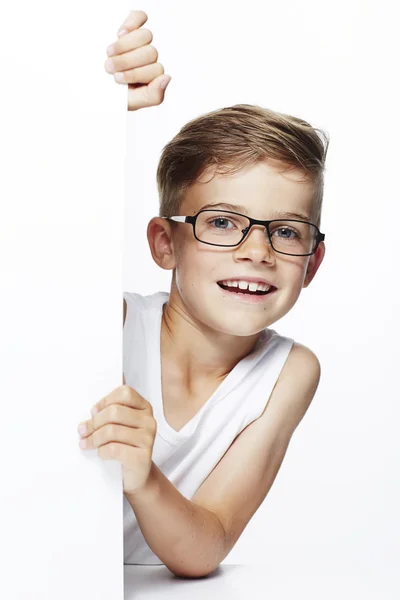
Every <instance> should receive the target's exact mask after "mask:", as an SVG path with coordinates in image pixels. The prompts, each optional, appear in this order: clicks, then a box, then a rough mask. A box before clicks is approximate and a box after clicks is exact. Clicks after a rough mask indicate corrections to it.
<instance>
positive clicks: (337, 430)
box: [0, 0, 400, 600]
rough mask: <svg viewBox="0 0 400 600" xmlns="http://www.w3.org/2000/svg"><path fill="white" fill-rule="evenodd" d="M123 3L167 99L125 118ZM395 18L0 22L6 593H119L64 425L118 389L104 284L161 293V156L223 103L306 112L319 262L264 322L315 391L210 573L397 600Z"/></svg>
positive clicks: (100, 512)
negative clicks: (346, 582)
mask: <svg viewBox="0 0 400 600" xmlns="http://www.w3.org/2000/svg"><path fill="white" fill-rule="evenodd" d="M130 9H143V10H145V11H146V12H147V14H148V15H149V21H148V22H147V23H146V25H145V27H146V28H150V29H151V30H152V32H153V34H154V40H153V45H155V46H156V48H157V50H158V51H159V60H160V62H162V63H163V65H164V67H165V72H166V73H167V74H169V75H171V76H172V81H171V83H170V84H169V86H168V88H167V92H166V99H165V102H164V104H163V105H162V106H160V107H155V108H151V109H145V110H143V111H139V112H137V113H129V114H127V113H126V87H125V86H120V85H118V84H116V83H115V82H114V80H113V77H112V75H108V74H107V73H106V72H105V70H104V66H103V65H104V61H105V60H106V47H107V46H108V45H109V44H111V43H112V42H113V41H114V40H115V39H116V32H117V30H118V28H119V26H120V25H121V23H122V22H123V20H124V19H125V18H126V16H127V14H128V11H129V10H130ZM395 17H396V6H395V3H394V1H392V2H389V1H388V0H387V1H386V2H379V3H378V2H377V1H374V2H367V1H362V2H361V0H360V1H356V0H351V1H346V2H344V0H340V1H337V2H336V3H334V4H333V3H327V2H316V1H311V0H304V1H303V2H301V3H300V2H295V1H294V0H291V1H286V2H279V3H278V2H275V3H270V4H267V3H264V2H256V1H255V0H253V1H248V2H246V3H238V2H232V0H230V1H229V2H227V1H225V0H224V1H220V2H215V1H214V2H211V1H204V2H202V3H201V4H193V3H190V2H183V1H169V2H150V1H145V0H143V2H142V3H141V5H140V6H134V5H132V4H131V3H130V2H127V1H125V0H124V1H121V2H119V3H115V2H114V3H112V2H104V1H103V2H99V1H97V2H93V1H91V0H86V2H84V3H78V2H77V1H76V0H74V1H73V2H69V3H67V4H65V3H64V4H59V3H50V2H49V1H48V0H39V1H38V2H36V3H28V2H23V3H21V2H20V3H18V5H16V4H14V3H11V2H9V3H8V5H7V6H3V7H2V9H1V14H0V44H1V54H0V58H1V63H2V73H1V81H0V86H1V95H0V103H1V104H0V107H1V111H0V136H1V156H0V159H1V178H0V182H1V196H0V202H1V218H0V269H1V278H0V294H1V296H0V305H1V311H0V361H1V362H0V374H1V379H0V382H1V390H0V393H1V396H0V398H1V424H2V427H1V435H0V452H1V454H0V460H1V470H2V479H1V488H0V490H1V491H0V503H1V506H0V531H1V544H0V560H1V577H0V592H2V593H0V595H1V596H2V597H3V596H4V597H7V598H10V599H14V598H18V599H19V598H21V599H22V598H28V597H29V598H30V599H33V598H41V599H43V600H47V598H54V597H57V598H59V599H60V600H63V599H64V598H70V597H74V598H75V600H79V599H80V598H87V597H91V598H96V600H97V599H99V600H102V599H103V598H104V599H105V598H107V599H109V598H122V590H121V581H122V579H121V577H122V502H121V501H120V500H121V483H120V471H119V465H118V464H117V463H105V462H104V461H101V460H100V459H98V458H97V457H96V456H90V455H88V454H87V453H86V454H85V453H82V451H80V450H79V448H78V436H77V434H76V425H77V424H78V422H79V421H80V420H83V419H87V418H89V416H90V408H91V406H92V405H93V404H94V403H95V402H97V401H98V400H99V399H100V398H101V397H102V396H104V395H106V394H107V393H109V392H110V391H111V390H112V389H114V388H115V387H117V386H118V385H120V384H121V371H122V360H121V358H122V356H121V343H122V330H121V326H122V291H123V290H127V291H135V292H139V293H141V294H150V293H153V292H156V291H159V290H165V291H169V285H170V277H171V272H167V271H162V270H160V269H159V268H158V267H157V266H156V265H155V264H154V263H153V261H152V258H151V254H150V251H149V249H148V244H147V238H146V227H147V223H148V221H149V219H150V218H151V217H152V216H154V215H156V214H158V197H157V188H156V180H155V174H156V168H157V162H158V159H159V156H160V153H161V150H162V148H163V146H164V145H165V144H166V143H167V142H168V141H169V140H170V139H171V138H172V137H173V136H174V135H175V134H176V133H177V132H178V130H179V129H180V127H182V126H183V125H184V124H185V123H186V122H187V121H188V120H189V119H192V118H194V117H196V116H198V115H200V114H203V113H205V112H207V111H209V110H214V109H216V108H219V107H222V106H228V105H231V104H236V103H255V104H260V105H263V106H266V107H268V108H271V109H273V110H277V111H279V112H284V113H288V114H293V115H296V116H299V117H302V118H304V119H306V120H308V121H309V122H310V123H311V124H313V125H314V126H316V127H322V128H323V129H325V130H326V131H327V132H328V133H329V136H330V138H331V142H330V147H329V151H328V160H327V167H326V175H325V181H326V184H325V197H324V205H323V216H322V222H321V231H322V232H323V233H325V234H326V240H325V241H326V248H327V250H326V255H325V259H324V262H323V263H322V266H321V268H320V270H319V272H318V273H317V275H316V278H315V279H314V281H313V282H312V283H311V285H310V286H309V287H308V288H307V289H305V290H303V292H302V295H301V297H300V298H299V300H298V302H297V304H296V306H295V307H294V308H293V309H292V311H291V312H290V313H289V314H288V315H286V316H285V317H284V318H283V319H281V320H280V321H279V322H277V323H275V324H274V325H273V328H275V329H276V330H277V331H278V332H279V333H281V334H282V335H288V336H290V337H292V338H294V339H295V340H296V341H298V342H300V343H303V344H305V345H307V346H309V347H310V348H311V349H312V350H313V351H314V352H315V353H316V354H317V356H318V358H319V360H320V362H321V365H322V377H321V381H320V385H319V388H318V391H317V393H316V396H315V398H314V401H313V403H312V405H311V407H310V409H309V411H308V413H307V415H306V416H305V418H304V419H303V421H302V422H301V424H300V425H299V427H298V429H297V430H296V432H295V434H294V436H293V438H292V441H291V443H290V446H289V449H288V452H287V455H286V457H285V459H284V462H283V464H282V467H281V470H280V472H279V474H278V476H277V479H276V481H275V483H274V485H273V487H272V489H271V491H270V492H269V494H268V496H267V498H266V500H265V501H264V503H263V505H262V506H261V508H260V509H259V511H258V512H257V513H256V514H255V516H254V517H253V519H252V520H251V521H250V523H249V525H248V527H247V528H246V530H245V532H244V533H243V535H242V537H241V538H240V540H239V541H238V543H237V545H236V546H235V548H234V549H233V550H232V552H231V553H230V555H229V556H228V557H227V558H226V560H225V561H224V562H225V563H250V564H260V565H263V567H262V568H263V569H265V572H266V573H268V572H271V573H272V572H273V573H275V574H277V573H281V574H282V578H287V577H288V576H289V577H295V576H296V574H298V575H299V574H301V573H307V574H313V573H315V574H318V575H321V574H326V575H327V576H330V575H334V574H336V573H340V574H341V575H344V574H348V575H349V578H350V577H353V576H358V577H361V578H368V577H371V576H372V575H373V576H374V577H375V580H376V581H378V582H379V597H380V598H385V599H388V598H390V599H391V598H397V597H398V595H399V583H398V577H396V573H395V569H396V567H398V556H399V555H400V547H399V546H400V542H399V540H400V520H399V517H398V506H399V505H400V498H399V496H400V493H399V490H400V486H399V467H398V465H399V454H400V452H399V445H398V431H397V430H398V420H399V416H400V415H399V410H398V401H399V393H398V385H397V378H398V374H397V370H396V366H397V360H396V359H397V357H398V355H399V353H398V337H399V333H400V331H399V317H398V309H399V302H398V296H397V292H398V258H399V243H398V237H399V234H398V226H397V225H398V222H399V217H400V210H399V202H400V194H399V191H398V190H399V184H398V181H397V180H398V175H397V174H398V159H399V152H398V137H399V134H400V127H399V122H398V106H399V100H400V98H399V92H398V91H397V88H398V85H397V80H398V75H397V72H398V55H399V42H398V32H397V20H396V18H395ZM126 142H128V144H126ZM125 174H126V181H125V177H124V175H125ZM124 184H125V186H124ZM124 187H125V194H124ZM124 200H125V211H124ZM124 217H125V219H124ZM124 234H125V241H124ZM123 242H124V245H123ZM395 361H396V362H395ZM22 573H23V574H24V576H23V577H22V576H21V574H22ZM57 586H60V587H59V589H58V587H57ZM377 597H378V596H377Z"/></svg>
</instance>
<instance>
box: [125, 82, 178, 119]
mask: <svg viewBox="0 0 400 600" xmlns="http://www.w3.org/2000/svg"><path fill="white" fill-rule="evenodd" d="M170 81H171V76H170V75H161V76H160V77H156V79H153V81H152V82H151V83H149V84H148V85H146V86H144V85H143V86H141V87H138V88H136V87H135V84H132V85H128V110H137V109H138V108H144V107H146V106H147V107H149V106H158V105H159V104H161V103H162V101H163V100H164V95H165V90H166V87H167V85H168V84H169V82H170Z"/></svg>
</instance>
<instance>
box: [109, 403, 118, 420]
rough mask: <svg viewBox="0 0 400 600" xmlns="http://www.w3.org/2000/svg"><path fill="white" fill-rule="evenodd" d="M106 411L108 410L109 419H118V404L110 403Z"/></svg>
mask: <svg viewBox="0 0 400 600" xmlns="http://www.w3.org/2000/svg"><path fill="white" fill-rule="evenodd" d="M108 412H109V416H110V419H112V420H113V421H116V420H117V419H118V415H119V406H118V404H111V405H110V406H109V410H108Z"/></svg>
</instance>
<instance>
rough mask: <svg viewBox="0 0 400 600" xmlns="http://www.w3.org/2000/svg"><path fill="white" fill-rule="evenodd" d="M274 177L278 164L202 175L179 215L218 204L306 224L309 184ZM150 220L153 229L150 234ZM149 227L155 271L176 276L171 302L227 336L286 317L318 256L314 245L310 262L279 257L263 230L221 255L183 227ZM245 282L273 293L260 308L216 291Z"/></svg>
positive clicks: (294, 175)
mask: <svg viewBox="0 0 400 600" xmlns="http://www.w3.org/2000/svg"><path fill="white" fill-rule="evenodd" d="M279 170H282V167H281V165H279V163H276V162H273V161H269V163H268V164H267V163H266V162H263V163H259V164H257V165H255V166H254V165H253V166H251V167H249V168H247V169H245V170H242V171H241V172H239V173H235V174H233V175H216V176H215V177H213V178H211V177H212V174H213V171H207V172H206V173H204V175H203V176H202V178H201V179H200V182H202V183H196V184H194V185H192V186H191V187H190V188H189V189H188V191H187V193H186V196H185V199H184V201H183V202H182V205H181V210H180V211H179V214H181V215H195V214H196V213H197V212H198V211H199V210H201V209H202V208H203V207H204V206H205V205H206V204H210V203H211V204H217V203H218V202H224V203H230V204H237V205H242V206H243V207H245V208H246V210H245V211H242V210H239V209H235V208H227V207H225V210H233V211H236V212H240V213H244V214H246V215H248V216H249V217H253V218H255V219H263V220H267V219H274V218H279V217H278V216H276V215H275V211H278V210H281V211H286V212H294V213H298V212H300V213H303V214H305V215H307V216H308V217H311V216H312V208H313V206H312V194H313V188H312V183H311V182H305V181H304V180H303V178H304V175H303V174H302V173H301V172H300V171H297V170H293V171H288V172H286V173H279V172H278V171H279ZM204 182H205V183H204ZM216 208H218V206H216ZM152 221H153V224H156V223H157V225H156V227H155V228H154V227H152V226H151V223H152ZM152 221H151V222H150V224H149V229H148V237H149V243H150V246H151V247H152V254H153V258H154V259H155V260H156V262H157V263H158V264H159V265H160V266H161V267H162V268H167V269H175V280H173V282H172V287H171V295H170V302H172V303H175V305H176V303H178V305H179V307H180V308H181V310H183V311H184V314H186V315H187V316H188V317H189V318H194V319H196V320H198V321H200V322H201V323H203V324H204V325H207V326H209V327H211V328H212V329H213V330H217V331H220V332H223V333H226V334H230V335H239V336H249V335H253V334H256V333H258V332H260V331H261V330H262V329H264V328H265V327H268V326H269V325H271V324H272V323H274V322H276V321H278V320H279V319H280V318H282V317H283V316H284V315H285V314H286V313H288V312H289V310H290V309H291V308H292V307H293V305H294V304H295V303H296V301H297V299H298V297H299V295H300V293H301V290H302V288H303V287H307V285H308V284H309V283H310V281H311V280H312V279H313V277H314V275H315V273H316V271H317V269H318V268H319V265H320V264H321V262H322V259H323V257H324V253H325V247H324V243H323V242H321V243H320V244H319V247H318V249H317V251H316V253H315V254H313V255H312V256H287V255H284V254H279V253H277V252H275V251H274V250H273V249H272V247H271V246H270V243H269V240H268V237H267V236H266V232H265V229H264V228H262V227H258V226H253V227H252V228H251V230H250V232H249V233H248V235H247V237H246V238H245V239H244V241H243V242H242V243H241V244H240V245H239V246H235V247H231V248H228V247H225V248H224V247H218V246H210V245H207V244H203V243H201V242H199V241H198V240H196V238H195V237H194V235H193V228H192V225H190V224H186V223H185V224H184V223H176V224H174V227H173V229H171V228H170V226H169V223H168V222H167V221H165V220H163V219H160V218H157V217H155V218H154V219H152ZM160 227H162V228H163V230H164V233H163V232H162V231H161V230H160ZM156 231H158V232H159V235H157V234H156V233H155V232H156ZM152 232H153V233H152ZM165 232H168V237H167V234H166V233H165ZM156 235H157V237H155V236H156ZM154 244H156V245H157V250H156V251H154V250H153V248H155V246H154ZM166 249H168V252H167V253H165V250H166ZM156 256H157V257H156ZM246 276H248V277H260V278H262V279H265V280H266V281H268V282H270V283H272V284H273V285H274V286H275V287H276V288H277V290H276V291H275V292H274V293H272V294H267V295H266V296H263V300H262V301H261V302H257V303H250V302H247V301H246V300H244V299H243V300H242V301H238V300H237V299H236V298H233V297H232V294H231V293H229V292H227V291H225V290H223V289H222V288H221V287H220V286H219V285H218V284H217V282H218V281H221V280H224V279H246Z"/></svg>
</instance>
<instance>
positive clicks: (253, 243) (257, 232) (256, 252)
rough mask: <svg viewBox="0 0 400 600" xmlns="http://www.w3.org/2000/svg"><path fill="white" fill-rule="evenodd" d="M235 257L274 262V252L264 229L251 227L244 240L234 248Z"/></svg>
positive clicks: (256, 226) (257, 226)
mask: <svg viewBox="0 0 400 600" xmlns="http://www.w3.org/2000/svg"><path fill="white" fill-rule="evenodd" d="M235 254H236V256H237V257H239V258H246V257H248V258H250V259H251V260H254V261H265V260H267V261H269V262H273V261H274V260H275V252H274V249H273V248H272V245H271V242H270V240H269V237H268V232H267V229H266V227H264V226H263V225H253V226H252V227H251V228H250V231H249V232H248V233H247V235H246V237H245V238H244V240H243V241H242V242H241V243H240V244H239V246H237V247H236V253H235Z"/></svg>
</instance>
